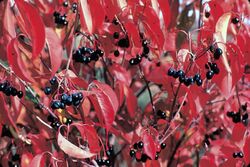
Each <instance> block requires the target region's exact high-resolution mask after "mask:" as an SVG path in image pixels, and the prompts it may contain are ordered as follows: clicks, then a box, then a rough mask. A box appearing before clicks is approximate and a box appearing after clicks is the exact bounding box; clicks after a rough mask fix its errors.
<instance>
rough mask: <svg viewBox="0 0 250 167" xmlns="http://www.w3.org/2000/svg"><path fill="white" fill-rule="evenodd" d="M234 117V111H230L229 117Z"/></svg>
mask: <svg viewBox="0 0 250 167" xmlns="http://www.w3.org/2000/svg"><path fill="white" fill-rule="evenodd" d="M234 115H235V113H234V112H233V111H228V112H227V116H228V117H233V116H234Z"/></svg>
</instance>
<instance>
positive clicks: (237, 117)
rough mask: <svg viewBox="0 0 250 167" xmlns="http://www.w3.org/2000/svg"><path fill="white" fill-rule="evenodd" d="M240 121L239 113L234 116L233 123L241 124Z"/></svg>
mask: <svg viewBox="0 0 250 167" xmlns="http://www.w3.org/2000/svg"><path fill="white" fill-rule="evenodd" d="M240 121H241V118H240V112H237V113H236V114H235V115H234V116H233V122H234V123H239V122H240Z"/></svg>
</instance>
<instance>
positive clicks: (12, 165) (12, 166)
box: [8, 154, 21, 167]
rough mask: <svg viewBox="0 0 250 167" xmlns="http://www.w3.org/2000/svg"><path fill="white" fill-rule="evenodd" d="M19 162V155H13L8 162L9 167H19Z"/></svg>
mask: <svg viewBox="0 0 250 167" xmlns="http://www.w3.org/2000/svg"><path fill="white" fill-rule="evenodd" d="M20 162H21V158H20V155H19V154H15V155H12V156H11V160H9V161H8V165H9V167H19V166H20V165H19V164H20Z"/></svg>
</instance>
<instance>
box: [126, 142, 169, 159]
mask: <svg viewBox="0 0 250 167" xmlns="http://www.w3.org/2000/svg"><path fill="white" fill-rule="evenodd" d="M143 146H144V143H143V142H142V141H139V142H137V143H135V144H134V145H133V148H132V149H130V152H129V154H130V156H131V157H132V158H135V159H136V161H137V162H146V161H147V160H148V159H151V158H150V157H149V156H147V154H145V153H143ZM164 148H166V144H165V143H161V145H159V146H158V147H157V152H156V156H155V160H157V159H158V158H159V154H160V152H161V150H162V149H164Z"/></svg>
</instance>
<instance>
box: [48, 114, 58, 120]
mask: <svg viewBox="0 0 250 167" xmlns="http://www.w3.org/2000/svg"><path fill="white" fill-rule="evenodd" d="M56 120H57V119H56V118H55V117H53V116H52V115H48V117H47V121H49V122H55V121H56Z"/></svg>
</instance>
